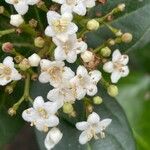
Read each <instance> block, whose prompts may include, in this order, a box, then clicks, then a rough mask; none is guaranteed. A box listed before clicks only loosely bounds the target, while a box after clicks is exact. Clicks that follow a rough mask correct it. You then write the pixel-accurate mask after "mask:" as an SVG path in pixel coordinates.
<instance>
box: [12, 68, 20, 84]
mask: <svg viewBox="0 0 150 150" xmlns="http://www.w3.org/2000/svg"><path fill="white" fill-rule="evenodd" d="M11 78H12V80H15V81H18V80H20V79H21V78H22V76H21V74H19V73H18V71H17V70H16V69H15V68H13V69H12V74H11Z"/></svg>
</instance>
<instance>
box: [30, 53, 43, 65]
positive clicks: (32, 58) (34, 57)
mask: <svg viewBox="0 0 150 150" xmlns="http://www.w3.org/2000/svg"><path fill="white" fill-rule="evenodd" d="M28 60H29V64H30V65H31V66H32V67H37V66H38V65H39V63H40V60H41V58H40V56H39V55H38V54H36V53H34V54H32V55H31V56H30V57H28Z"/></svg>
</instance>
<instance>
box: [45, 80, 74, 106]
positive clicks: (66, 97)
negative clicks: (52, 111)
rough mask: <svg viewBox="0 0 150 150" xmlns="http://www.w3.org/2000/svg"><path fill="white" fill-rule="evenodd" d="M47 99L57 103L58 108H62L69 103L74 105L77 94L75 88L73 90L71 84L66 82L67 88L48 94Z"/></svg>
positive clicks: (63, 87)
mask: <svg viewBox="0 0 150 150" xmlns="http://www.w3.org/2000/svg"><path fill="white" fill-rule="evenodd" d="M47 99H49V100H50V101H52V102H55V103H57V107H58V108H61V107H62V106H63V105H64V103H67V102H68V103H71V104H73V103H74V102H75V100H76V92H75V90H74V89H73V88H71V86H70V85H69V82H68V83H67V82H66V83H65V86H62V87H59V88H54V89H53V90H50V91H49V93H48V94H47Z"/></svg>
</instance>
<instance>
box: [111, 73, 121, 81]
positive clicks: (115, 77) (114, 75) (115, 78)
mask: <svg viewBox="0 0 150 150" xmlns="http://www.w3.org/2000/svg"><path fill="white" fill-rule="evenodd" d="M121 74H122V73H121V72H119V71H114V72H113V73H112V74H111V82H112V83H117V82H118V80H119V79H120V78H121Z"/></svg>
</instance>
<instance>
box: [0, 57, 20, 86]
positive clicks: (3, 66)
mask: <svg viewBox="0 0 150 150" xmlns="http://www.w3.org/2000/svg"><path fill="white" fill-rule="evenodd" d="M21 78H22V76H21V74H19V73H18V71H17V70H16V69H15V68H14V62H13V58H12V57H9V56H8V57H6V58H5V59H4V61H3V63H0V85H2V86H4V85H6V84H8V83H9V82H11V81H13V80H14V81H17V80H20V79H21Z"/></svg>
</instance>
